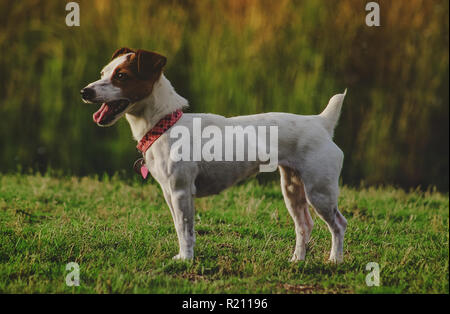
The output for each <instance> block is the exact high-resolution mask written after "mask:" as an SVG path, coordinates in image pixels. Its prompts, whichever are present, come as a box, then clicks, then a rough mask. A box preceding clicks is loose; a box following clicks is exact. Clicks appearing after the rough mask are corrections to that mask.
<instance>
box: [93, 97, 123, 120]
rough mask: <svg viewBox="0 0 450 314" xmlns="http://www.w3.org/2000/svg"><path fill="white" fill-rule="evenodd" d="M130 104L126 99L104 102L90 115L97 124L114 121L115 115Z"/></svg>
mask: <svg viewBox="0 0 450 314" xmlns="http://www.w3.org/2000/svg"><path fill="white" fill-rule="evenodd" d="M129 104H130V101H128V100H126V99H120V100H115V101H111V102H107V103H106V102H105V103H103V104H102V106H101V107H100V109H99V110H98V111H97V112H95V113H94V114H93V116H92V118H93V119H94V122H95V123H97V124H99V125H106V124H109V123H111V122H112V121H114V119H115V118H116V117H117V115H119V114H121V113H122V112H123V111H124V110H125V109H126V108H127V107H128V105H129Z"/></svg>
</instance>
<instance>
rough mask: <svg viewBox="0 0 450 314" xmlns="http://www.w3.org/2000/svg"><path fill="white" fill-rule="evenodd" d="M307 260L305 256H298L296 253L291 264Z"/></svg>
mask: <svg viewBox="0 0 450 314" xmlns="http://www.w3.org/2000/svg"><path fill="white" fill-rule="evenodd" d="M304 260H305V256H298V255H297V254H295V253H294V255H292V257H291V259H290V262H291V263H295V262H298V261H304Z"/></svg>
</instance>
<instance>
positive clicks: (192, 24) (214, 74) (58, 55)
mask: <svg viewBox="0 0 450 314" xmlns="http://www.w3.org/2000/svg"><path fill="white" fill-rule="evenodd" d="M378 2H379V3H380V7H381V23H382V26H381V27H378V28H374V27H372V28H370V27H367V26H366V25H365V23H364V20H365V15H366V12H365V10H364V7H365V3H366V1H361V0H342V1H325V0H322V1H317V0H304V1H287V0H281V1H243V0H237V1H206V0H204V1H203V0H202V1H106V0H97V1H79V3H80V8H81V26H80V27H67V26H66V25H65V22H64V21H65V14H66V12H65V4H66V1H51V2H44V1H37V0H27V1H0V48H1V51H2V55H1V58H0V71H1V72H0V73H1V75H0V96H1V97H0V115H1V117H2V122H1V123H0V149H1V151H0V171H11V170H15V169H16V168H17V165H19V164H20V165H22V166H23V167H25V168H29V167H31V168H33V169H41V170H42V169H45V168H46V167H48V166H51V167H53V168H57V169H63V170H64V171H67V172H69V173H74V174H87V173H93V172H104V171H106V172H113V171H115V170H119V169H130V167H131V165H132V162H133V161H134V158H135V156H137V153H136V150H135V148H134V145H135V143H134V142H133V141H132V139H131V133H130V131H129V127H128V125H127V124H126V122H125V121H120V122H119V123H118V125H117V126H115V127H113V128H109V129H101V128H97V127H96V126H95V125H94V123H92V119H91V114H92V112H93V111H95V110H96V109H97V108H94V106H89V105H86V104H83V103H82V102H81V101H80V97H79V90H80V88H81V87H83V86H85V85H86V84H87V83H88V82H91V81H93V80H95V79H97V78H98V76H99V71H100V68H101V67H102V66H103V65H104V64H106V63H107V62H108V60H109V58H110V56H111V54H112V52H113V51H114V50H115V49H117V48H118V47H121V46H129V47H141V48H146V49H150V50H156V51H159V52H161V53H163V54H164V55H166V56H167V57H168V65H167V69H166V75H167V77H168V78H169V79H170V80H171V82H172V83H173V85H174V86H175V87H176V89H177V91H178V92H179V93H180V94H182V95H183V96H185V97H186V98H188V99H189V101H190V104H191V109H190V110H191V111H193V112H214V113H218V114H223V115H237V114H251V113H259V112H267V111H287V112H292V113H298V114H315V113H318V112H320V111H321V110H322V109H323V108H324V106H325V104H326V103H327V101H328V99H329V98H330V97H331V96H332V95H333V94H335V93H338V92H342V91H343V90H344V88H348V89H349V93H348V98H347V99H346V101H345V105H344V109H343V113H342V117H341V120H340V123H339V126H338V128H337V131H336V137H335V141H336V142H337V143H338V145H339V146H340V147H341V148H342V149H343V151H344V152H345V154H346V158H345V164H344V171H343V181H344V182H345V183H347V184H355V183H359V182H360V181H361V180H364V182H366V183H369V184H374V183H383V184H384V183H393V184H399V185H402V186H404V187H410V186H417V185H422V186H428V185H437V186H438V187H439V188H440V189H443V190H448V172H449V168H448V157H449V155H448V142H449V138H448V134H449V132H448V131H449V130H448V118H449V112H448V108H449V93H448V84H449V75H448V73H449V72H448V64H449V62H448V44H449V34H448V9H449V8H448V7H449V3H448V1H445V0H442V1H440V0H435V1H430V0H412V1H382V0H380V1H378ZM130 173H131V171H130Z"/></svg>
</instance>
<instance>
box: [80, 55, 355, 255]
mask: <svg viewBox="0 0 450 314" xmlns="http://www.w3.org/2000/svg"><path fill="white" fill-rule="evenodd" d="M165 64H166V58H165V57H164V56H161V55H159V54H157V53H154V52H149V51H145V50H136V51H134V50H131V49H129V48H121V49H119V50H117V51H116V52H115V53H114V54H113V57H112V61H111V62H110V63H109V64H108V65H107V66H106V67H105V68H104V69H103V70H102V72H101V79H100V80H98V81H95V82H93V83H91V84H89V85H87V86H86V87H85V88H84V89H82V90H81V95H82V98H83V100H84V101H85V102H89V103H98V104H100V103H101V104H102V105H101V108H100V109H99V110H98V111H97V112H96V113H94V116H93V118H94V121H95V122H96V123H97V124H98V125H99V126H111V125H113V124H114V123H115V122H116V121H117V120H118V119H119V118H120V117H122V116H123V115H125V116H126V119H127V120H128V122H129V123H130V126H131V131H132V133H133V136H134V138H135V139H136V140H137V141H138V142H139V145H138V148H139V149H140V150H141V151H142V152H143V156H144V160H145V165H147V166H148V169H149V171H150V173H151V175H152V176H153V177H154V178H155V179H156V180H157V181H158V183H159V184H160V185H161V188H162V191H163V193H164V197H165V200H166V202H167V204H168V206H169V208H170V211H171V213H172V217H173V221H174V223H175V228H176V232H177V235H178V241H179V247H180V250H179V254H178V255H176V256H175V257H174V258H175V259H192V258H193V256H194V244H195V233H194V204H193V198H194V197H201V196H206V195H211V194H215V193H219V192H220V191H222V190H224V189H226V188H228V187H229V186H232V185H234V184H235V183H237V182H238V181H240V180H242V179H244V178H246V177H248V176H250V175H253V174H255V173H257V172H258V171H259V166H260V165H261V164H264V162H265V161H266V160H264V161H262V160H260V159H258V158H257V160H248V161H242V160H240V161H236V160H234V161H225V160H212V161H205V160H200V161H199V160H174V159H173V158H171V149H173V148H172V146H173V145H174V143H176V139H174V138H172V137H171V136H170V134H169V133H171V132H165V131H166V130H167V129H169V128H170V127H171V126H173V125H176V126H184V127H185V128H186V129H187V130H191V131H194V130H193V119H194V118H200V119H201V122H202V129H203V130H204V128H206V127H208V126H216V127H218V128H219V129H220V130H223V129H225V128H226V126H242V127H247V126H254V127H257V126H267V127H269V126H277V127H278V142H277V145H278V152H277V153H278V160H277V164H278V168H279V169H280V175H281V189H282V192H283V196H284V200H285V203H286V207H287V209H288V210H289V213H290V215H291V216H292V218H293V220H294V224H295V234H296V245H295V250H294V255H293V257H292V261H297V260H304V259H305V253H306V244H307V243H308V241H309V239H310V235H311V231H312V228H313V220H312V219H311V216H310V214H309V211H308V204H310V205H311V206H312V207H313V208H314V209H315V210H316V212H317V214H318V215H319V216H320V217H321V218H322V219H323V220H324V221H325V222H326V224H327V225H328V228H329V230H330V232H331V235H332V246H331V253H330V260H331V261H333V262H337V263H338V262H341V261H342V260H343V242H344V233H345V230H346V227H347V221H346V219H345V218H344V216H342V214H341V213H340V212H339V210H338V194H339V187H338V179H339V175H340V171H341V168H342V162H343V158H344V154H343V152H342V151H341V150H340V149H339V147H338V146H336V144H335V143H334V142H333V141H332V137H333V130H334V127H335V125H336V123H337V121H338V118H339V114H340V111H341V107H342V103H343V101H344V97H345V93H344V94H338V95H335V96H333V97H332V98H331V100H330V101H329V103H328V106H327V107H326V108H325V110H324V111H323V112H322V113H321V114H319V115H311V116H301V115H295V114H290V113H263V114H256V115H249V116H239V117H232V118H225V117H222V116H219V115H214V114H196V113H192V114H182V112H181V109H182V108H184V107H186V106H187V105H188V102H187V101H186V99H184V98H183V97H181V96H180V95H178V94H177V93H176V92H175V90H174V88H173V87H172V85H171V84H170V82H169V81H168V80H167V78H166V77H165V76H164V74H163V73H162V70H163V67H164V65H165ZM192 133H193V132H191V134H192ZM194 133H195V132H194ZM199 141H201V139H199V138H198V134H197V136H195V135H191V143H198V142H199ZM247 142H248V141H247ZM248 144H251V143H248ZM192 145H194V144H192ZM172 153H173V152H172ZM145 165H143V167H142V169H141V170H143V172H142V173H143V176H145V175H146V173H145V170H146V169H147V168H146V166H145Z"/></svg>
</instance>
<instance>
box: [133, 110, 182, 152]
mask: <svg viewBox="0 0 450 314" xmlns="http://www.w3.org/2000/svg"><path fill="white" fill-rule="evenodd" d="M182 115H183V111H181V110H180V109H178V110H176V111H174V112H172V113H169V114H168V115H167V116H165V117H164V118H162V119H161V120H159V122H158V123H156V125H155V126H154V127H153V128H151V129H150V131H148V132H147V133H146V134H145V135H144V137H143V138H142V139H141V140H140V141H139V144H138V145H137V146H136V147H137V149H139V150H140V151H141V152H142V154H145V152H146V151H147V150H148V149H149V148H150V146H152V144H153V143H154V142H155V141H156V140H157V139H158V138H159V137H160V136H161V135H163V134H164V132H166V131H167V130H168V129H170V128H171V127H172V126H173V125H174V124H175V123H176V122H177V121H178V120H180V118H181V116H182Z"/></svg>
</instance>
